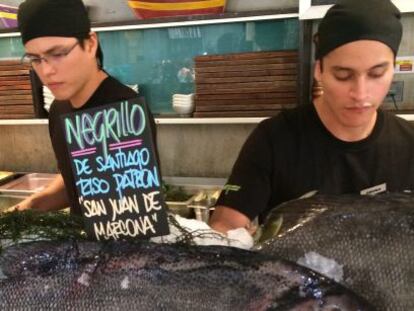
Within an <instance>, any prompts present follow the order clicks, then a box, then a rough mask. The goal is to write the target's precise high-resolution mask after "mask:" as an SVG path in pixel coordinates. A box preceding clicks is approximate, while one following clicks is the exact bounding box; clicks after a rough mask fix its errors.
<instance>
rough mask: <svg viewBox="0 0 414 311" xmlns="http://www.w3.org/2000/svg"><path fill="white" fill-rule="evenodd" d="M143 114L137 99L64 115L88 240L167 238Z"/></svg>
mask: <svg viewBox="0 0 414 311" xmlns="http://www.w3.org/2000/svg"><path fill="white" fill-rule="evenodd" d="M147 111H148V110H147V107H146V105H145V103H144V102H143V100H141V99H140V98H136V99H132V100H128V101H121V102H117V103H113V104H109V105H105V106H101V107H99V108H93V109H85V110H82V111H79V112H75V113H71V114H66V115H64V116H62V126H63V127H64V133H65V139H66V143H67V146H68V151H69V157H70V160H71V165H72V171H73V174H74V179H75V182H76V188H77V191H78V196H79V203H80V206H81V209H82V214H83V216H84V220H85V230H86V232H87V234H88V236H89V237H90V238H93V239H96V240H109V239H110V240H118V239H127V238H141V237H150V236H160V235H165V234H168V233H169V230H168V222H167V214H166V207H165V202H164V199H163V196H162V193H161V176H160V173H159V169H158V163H157V159H156V157H155V153H154V143H153V139H152V133H151V128H150V126H149V120H148V113H147Z"/></svg>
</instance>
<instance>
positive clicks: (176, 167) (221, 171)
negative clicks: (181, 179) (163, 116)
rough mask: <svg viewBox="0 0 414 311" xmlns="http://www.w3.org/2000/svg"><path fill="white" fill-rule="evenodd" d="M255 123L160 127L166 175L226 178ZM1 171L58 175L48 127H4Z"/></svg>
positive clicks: (0, 132) (0, 141) (0, 137)
mask: <svg viewBox="0 0 414 311" xmlns="http://www.w3.org/2000/svg"><path fill="white" fill-rule="evenodd" d="M254 127H255V125H254V124H229V125H219V124H216V125H202V124H197V125H158V126H157V131H158V135H157V136H158V137H157V138H158V139H157V140H158V148H159V152H160V162H161V171H162V174H163V176H188V177H222V178H225V177H227V176H228V175H229V173H230V171H231V168H232V166H233V163H234V161H235V159H236V157H237V155H238V153H239V150H240V148H241V146H242V144H243V143H244V141H245V139H246V137H247V136H248V135H249V133H250V132H251V130H252V129H253V128H254ZM0 146H1V147H0V148H1V149H0V171H1V170H10V171H19V172H56V162H55V158H54V154H53V150H52V147H51V144H50V141H49V133H48V127H47V125H44V124H42V125H0Z"/></svg>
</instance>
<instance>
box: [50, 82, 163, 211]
mask: <svg viewBox="0 0 414 311" xmlns="http://www.w3.org/2000/svg"><path fill="white" fill-rule="evenodd" d="M136 97H138V94H137V93H136V92H135V91H133V90H132V89H131V88H129V87H128V86H126V85H124V84H122V83H120V82H119V81H118V80H116V79H115V78H113V77H111V76H108V77H107V78H106V79H105V80H104V81H102V83H101V84H100V85H99V87H98V88H97V89H96V91H95V92H94V93H93V94H92V96H91V97H90V98H89V100H88V101H87V102H86V103H85V104H84V105H83V106H82V107H81V108H79V109H77V108H74V107H72V105H71V104H70V102H69V101H54V102H53V104H52V106H51V107H50V111H49V134H50V138H51V141H52V146H53V150H54V152H55V157H56V160H57V164H58V168H59V171H60V173H61V174H62V176H63V180H64V182H65V187H66V192H67V195H68V198H69V202H70V207H71V212H72V213H75V214H80V213H81V208H80V205H79V202H78V194H77V190H76V185H75V180H74V176H73V174H72V168H71V162H70V158H69V152H68V149H67V146H66V140H65V135H64V131H63V126H62V124H61V122H62V121H61V116H62V115H64V114H67V113H72V112H76V111H81V110H85V109H90V108H95V107H99V106H102V105H105V104H110V103H114V102H118V101H122V100H127V99H131V98H136ZM148 112H149V119H150V125H151V130H152V133H153V137H154V146H156V143H155V140H156V139H155V137H156V128H155V123H154V118H153V117H152V115H151V112H150V111H149V110H148ZM155 149H156V150H155V156H156V158H157V160H158V151H157V148H156V147H155Z"/></svg>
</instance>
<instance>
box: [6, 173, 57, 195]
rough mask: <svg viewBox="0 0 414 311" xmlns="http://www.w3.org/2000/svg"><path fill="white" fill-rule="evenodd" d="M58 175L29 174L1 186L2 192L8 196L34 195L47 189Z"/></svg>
mask: <svg viewBox="0 0 414 311" xmlns="http://www.w3.org/2000/svg"><path fill="white" fill-rule="evenodd" d="M56 176H57V174H46V173H29V174H24V175H23V176H21V177H19V178H17V179H14V180H12V181H10V182H8V183H5V184H4V185H1V186H0V192H2V193H8V194H32V193H36V192H39V191H41V190H43V189H44V188H46V187H47V186H48V185H49V184H50V183H51V182H52V181H53V179H55V177H56Z"/></svg>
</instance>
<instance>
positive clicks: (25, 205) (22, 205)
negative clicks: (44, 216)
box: [5, 196, 33, 213]
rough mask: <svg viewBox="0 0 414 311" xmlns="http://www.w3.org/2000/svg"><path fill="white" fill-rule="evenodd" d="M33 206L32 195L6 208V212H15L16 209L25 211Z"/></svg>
mask: <svg viewBox="0 0 414 311" xmlns="http://www.w3.org/2000/svg"><path fill="white" fill-rule="evenodd" d="M32 208H33V200H32V197H31V196H30V197H28V198H26V199H24V200H23V201H21V202H19V203H18V204H16V205H13V206H11V207H9V208H8V209H6V211H5V212H6V213H10V212H15V211H24V210H27V209H32Z"/></svg>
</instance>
